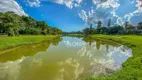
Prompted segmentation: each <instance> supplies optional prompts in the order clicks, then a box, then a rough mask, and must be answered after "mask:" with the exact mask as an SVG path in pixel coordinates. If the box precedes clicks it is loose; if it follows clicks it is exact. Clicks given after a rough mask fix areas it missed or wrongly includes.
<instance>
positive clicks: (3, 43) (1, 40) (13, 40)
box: [0, 35, 57, 49]
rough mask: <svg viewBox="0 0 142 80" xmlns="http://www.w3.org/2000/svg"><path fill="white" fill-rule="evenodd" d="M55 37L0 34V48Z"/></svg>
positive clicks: (53, 36)
mask: <svg viewBox="0 0 142 80" xmlns="http://www.w3.org/2000/svg"><path fill="white" fill-rule="evenodd" d="M55 37H57V36H56V35H46V36H42V35H38V36H37V35H36V36H33V35H32V36H30V35H26V36H17V37H8V36H6V35H4V36H0V49H6V48H9V47H15V46H19V45H23V44H33V43H39V42H41V41H44V40H50V39H53V38H55Z"/></svg>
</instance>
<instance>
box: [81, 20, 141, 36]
mask: <svg viewBox="0 0 142 80" xmlns="http://www.w3.org/2000/svg"><path fill="white" fill-rule="evenodd" d="M91 26H92V24H91ZM91 26H90V28H86V29H84V30H83V32H84V34H85V35H89V34H142V22H140V23H138V25H137V26H132V25H131V24H130V23H129V22H126V23H124V25H123V26H119V25H117V26H111V20H110V19H109V21H108V25H107V26H108V27H102V22H101V21H98V25H97V29H94V28H92V27H91Z"/></svg>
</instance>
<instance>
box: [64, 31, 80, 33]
mask: <svg viewBox="0 0 142 80" xmlns="http://www.w3.org/2000/svg"><path fill="white" fill-rule="evenodd" d="M63 34H83V32H82V31H72V32H63Z"/></svg>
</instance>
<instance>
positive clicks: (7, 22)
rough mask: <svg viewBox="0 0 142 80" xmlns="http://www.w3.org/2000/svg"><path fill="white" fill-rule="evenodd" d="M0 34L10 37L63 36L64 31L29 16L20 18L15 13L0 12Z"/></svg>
mask: <svg viewBox="0 0 142 80" xmlns="http://www.w3.org/2000/svg"><path fill="white" fill-rule="evenodd" d="M0 33H5V34H7V35H9V36H18V35H19V34H26V35H39V34H43V35H47V34H52V35H56V34H61V33H62V30H61V29H58V28H57V27H50V26H49V25H48V24H47V23H46V22H45V21H37V20H35V19H34V18H32V17H29V16H19V15H17V14H15V13H14V12H6V13H1V12H0Z"/></svg>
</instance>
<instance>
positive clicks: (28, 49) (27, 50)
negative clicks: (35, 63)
mask: <svg viewBox="0 0 142 80" xmlns="http://www.w3.org/2000/svg"><path fill="white" fill-rule="evenodd" d="M60 41H62V38H59V37H57V38H55V39H53V40H50V41H49V40H48V41H43V42H41V43H38V44H32V45H24V46H20V47H17V48H14V49H9V50H5V51H0V53H4V54H2V55H0V62H7V61H14V60H17V59H20V58H22V57H25V56H33V55H35V54H36V53H37V52H39V51H45V50H46V49H47V48H48V47H49V46H50V45H54V46H57V45H58V43H59V42H60Z"/></svg>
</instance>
